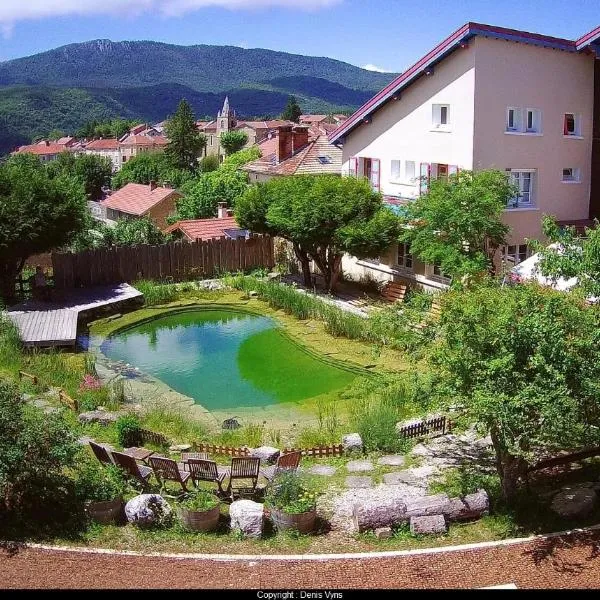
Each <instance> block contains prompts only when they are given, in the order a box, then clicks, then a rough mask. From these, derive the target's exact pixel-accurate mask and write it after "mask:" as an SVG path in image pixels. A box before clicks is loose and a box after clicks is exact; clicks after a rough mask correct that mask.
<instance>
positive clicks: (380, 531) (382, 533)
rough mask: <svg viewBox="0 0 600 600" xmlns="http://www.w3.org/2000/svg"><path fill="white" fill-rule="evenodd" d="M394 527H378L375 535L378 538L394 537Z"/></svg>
mask: <svg viewBox="0 0 600 600" xmlns="http://www.w3.org/2000/svg"><path fill="white" fill-rule="evenodd" d="M392 533H393V532H392V528H391V527H378V528H377V529H376V530H375V537H376V538H377V539H378V540H388V539H389V538H391V537H392Z"/></svg>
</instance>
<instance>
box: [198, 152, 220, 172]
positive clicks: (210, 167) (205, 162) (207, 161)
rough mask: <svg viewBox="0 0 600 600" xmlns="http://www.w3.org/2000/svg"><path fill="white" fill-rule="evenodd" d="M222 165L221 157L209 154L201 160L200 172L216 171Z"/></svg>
mask: <svg viewBox="0 0 600 600" xmlns="http://www.w3.org/2000/svg"><path fill="white" fill-rule="evenodd" d="M220 166H221V163H220V162H219V157H218V156H217V155H216V154H209V155H207V156H205V157H204V158H203V159H202V160H201V161H200V172H201V173H210V172H211V171H216V170H217V169H218V168H219V167H220Z"/></svg>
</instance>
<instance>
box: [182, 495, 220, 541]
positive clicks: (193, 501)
mask: <svg viewBox="0 0 600 600" xmlns="http://www.w3.org/2000/svg"><path fill="white" fill-rule="evenodd" d="M219 505H220V501H219V499H218V498H217V497H216V496H215V495H214V494H213V493H211V492H209V491H207V490H202V489H198V490H194V491H193V492H190V493H189V494H187V496H186V497H185V498H184V499H183V501H182V502H181V504H180V506H179V515H180V517H181V520H182V521H183V524H184V525H185V526H186V527H187V528H188V529H191V530H192V531H214V530H215V529H216V528H217V525H218V523H219V515H220V514H221V513H220V509H219Z"/></svg>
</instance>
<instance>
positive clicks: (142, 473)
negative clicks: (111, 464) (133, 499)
mask: <svg viewBox="0 0 600 600" xmlns="http://www.w3.org/2000/svg"><path fill="white" fill-rule="evenodd" d="M111 454H112V457H113V460H114V461H115V465H117V467H121V469H123V471H125V474H126V475H127V476H128V477H130V478H132V479H136V480H137V481H139V482H140V483H141V484H142V488H143V489H147V488H148V480H149V479H150V477H151V475H152V469H151V468H150V467H145V466H144V465H139V464H138V463H137V461H136V460H135V458H133V456H129V455H128V454H123V452H116V451H113V452H112V453H111Z"/></svg>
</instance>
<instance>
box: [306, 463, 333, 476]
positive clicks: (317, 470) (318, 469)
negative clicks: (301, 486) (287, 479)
mask: <svg viewBox="0 0 600 600" xmlns="http://www.w3.org/2000/svg"><path fill="white" fill-rule="evenodd" d="M336 471H337V469H336V468H335V467H329V466H327V465H314V466H313V467H311V468H310V469H308V472H309V473H310V474H311V475H322V476H323V477H333V476H334V475H335V473H336Z"/></svg>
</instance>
